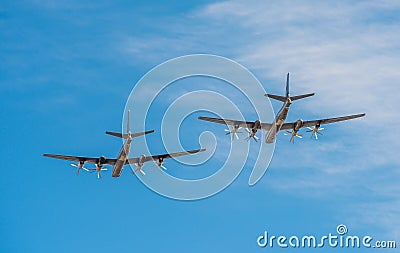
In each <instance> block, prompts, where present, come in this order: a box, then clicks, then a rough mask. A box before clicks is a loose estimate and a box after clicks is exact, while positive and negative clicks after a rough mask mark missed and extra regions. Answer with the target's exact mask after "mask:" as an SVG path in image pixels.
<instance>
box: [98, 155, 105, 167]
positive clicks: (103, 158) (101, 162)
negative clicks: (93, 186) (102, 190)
mask: <svg viewBox="0 0 400 253" xmlns="http://www.w3.org/2000/svg"><path fill="white" fill-rule="evenodd" d="M106 162H107V158H106V157H105V156H100V158H99V162H98V164H99V165H100V166H101V165H102V164H105V163H106Z"/></svg>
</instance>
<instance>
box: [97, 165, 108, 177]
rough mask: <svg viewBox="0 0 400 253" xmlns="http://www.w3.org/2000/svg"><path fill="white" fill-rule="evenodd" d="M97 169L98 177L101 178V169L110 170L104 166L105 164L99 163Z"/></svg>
mask: <svg viewBox="0 0 400 253" xmlns="http://www.w3.org/2000/svg"><path fill="white" fill-rule="evenodd" d="M95 170H96V171H97V178H99V179H100V178H101V173H100V172H101V171H106V170H108V169H107V168H105V167H103V165H100V166H99V165H97V164H96V169H95Z"/></svg>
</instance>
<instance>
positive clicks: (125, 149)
mask: <svg viewBox="0 0 400 253" xmlns="http://www.w3.org/2000/svg"><path fill="white" fill-rule="evenodd" d="M129 114H130V111H128V122H127V129H128V132H127V133H126V134H122V133H116V132H109V131H106V134H109V135H112V136H116V137H119V138H124V139H126V140H125V142H124V145H123V146H122V148H121V150H120V152H119V155H118V157H117V158H111V159H110V158H106V157H105V156H100V157H83V156H68V155H56V154H43V156H46V157H51V158H56V159H62V160H68V161H75V162H78V163H77V164H75V163H72V164H71V166H74V167H76V168H78V170H77V172H76V174H77V175H79V171H80V170H81V169H83V170H85V171H88V172H95V171H97V177H98V178H101V171H105V170H107V168H104V167H103V165H112V166H113V171H112V176H113V177H119V176H120V175H121V173H122V169H123V166H124V165H127V164H135V165H136V169H135V170H134V169H132V168H131V170H132V173H135V172H137V171H139V172H140V174H142V175H143V176H144V175H146V173H145V172H144V171H143V170H142V168H143V165H144V163H145V162H148V161H157V162H156V164H157V166H158V167H159V168H162V169H164V170H167V168H166V167H165V166H164V163H165V162H164V159H166V158H172V157H178V156H183V155H188V154H194V153H198V152H203V151H205V149H196V150H189V151H182V152H176V153H171V154H162V155H155V156H145V155H141V156H139V157H137V158H128V155H129V152H130V146H131V142H132V139H133V138H135V137H138V136H142V135H145V134H149V133H153V132H154V130H150V131H145V132H139V133H131V131H130V128H129V120H130V119H129ZM85 163H91V164H95V165H96V168H85V167H84V165H85Z"/></svg>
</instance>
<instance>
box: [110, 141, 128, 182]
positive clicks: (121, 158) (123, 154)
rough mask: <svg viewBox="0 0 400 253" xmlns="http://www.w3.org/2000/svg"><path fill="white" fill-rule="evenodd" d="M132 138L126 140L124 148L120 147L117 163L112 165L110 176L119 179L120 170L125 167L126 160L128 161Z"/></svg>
mask: <svg viewBox="0 0 400 253" xmlns="http://www.w3.org/2000/svg"><path fill="white" fill-rule="evenodd" d="M131 142H132V138H129V137H128V138H127V139H126V141H125V143H124V146H122V148H121V151H119V155H118V158H117V162H116V163H115V165H114V168H113V171H112V176H113V177H119V176H120V175H121V173H122V168H123V167H124V165H125V162H126V160H127V159H128V155H129V151H130V149H131Z"/></svg>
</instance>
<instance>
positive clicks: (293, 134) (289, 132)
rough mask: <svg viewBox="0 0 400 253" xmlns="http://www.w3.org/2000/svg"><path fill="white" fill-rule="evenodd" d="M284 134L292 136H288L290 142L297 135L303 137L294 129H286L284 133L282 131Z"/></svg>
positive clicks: (292, 141)
mask: <svg viewBox="0 0 400 253" xmlns="http://www.w3.org/2000/svg"><path fill="white" fill-rule="evenodd" d="M284 135H291V136H292V137H290V142H291V143H294V137H298V138H300V139H302V138H303V135H301V134H299V133H297V132H295V131H288V130H286V133H284Z"/></svg>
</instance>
